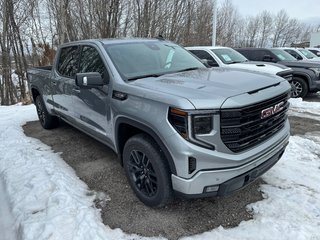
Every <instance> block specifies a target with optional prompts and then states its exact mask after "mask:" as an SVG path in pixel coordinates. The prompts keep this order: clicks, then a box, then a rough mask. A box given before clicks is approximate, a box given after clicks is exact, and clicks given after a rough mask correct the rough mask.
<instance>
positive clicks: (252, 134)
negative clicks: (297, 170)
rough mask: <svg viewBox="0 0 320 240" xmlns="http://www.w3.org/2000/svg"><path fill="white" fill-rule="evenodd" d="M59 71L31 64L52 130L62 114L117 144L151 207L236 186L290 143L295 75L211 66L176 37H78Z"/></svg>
mask: <svg viewBox="0 0 320 240" xmlns="http://www.w3.org/2000/svg"><path fill="white" fill-rule="evenodd" d="M49 69H50V68H47V69H44V68H32V69H29V70H28V79H29V80H30V89H31V92H32V97H33V100H34V102H35V104H36V107H37V113H38V116H39V120H40V123H41V124H42V126H43V127H44V128H45V129H50V128H53V127H55V126H56V125H57V120H58V118H62V119H63V120H64V121H67V122H68V123H70V124H71V125H73V126H75V127H77V128H78V129H80V130H82V131H84V132H85V133H87V134H89V135H90V136H92V137H94V138H96V139H98V140H99V141H101V142H103V143H104V144H106V145H107V146H109V147H110V148H111V149H113V150H114V151H115V152H116V153H117V154H118V156H119V159H120V161H121V164H123V166H124V170H125V173H126V176H127V178H128V182H129V184H130V186H131V187H132V189H133V191H134V192H135V194H136V195H137V197H138V198H139V199H140V200H141V201H142V202H143V203H145V204H146V205H148V206H153V207H155V206H156V207H160V206H164V205H166V204H167V203H168V202H169V201H170V199H171V198H172V197H173V192H176V193H177V194H180V195H182V196H186V197H203V196H221V195H226V194H229V193H231V192H234V191H236V190H238V189H240V188H242V187H244V186H246V185H247V184H249V183H250V182H252V181H254V180H255V179H256V178H258V177H259V176H260V175H262V174H263V173H264V172H266V171H267V170H268V169H270V168H271V167H272V166H273V165H274V164H275V163H276V162H277V161H278V160H279V159H280V157H281V156H282V154H283V152H284V150H285V147H286V145H287V143H288V139H289V122H288V119H287V111H288V108H289V102H288V99H289V97H290V90H291V88H290V84H289V83H288V82H287V81H286V80H284V79H283V78H280V77H275V76H271V75H270V74H264V75H262V74H258V73H254V72H248V71H244V70H235V69H219V68H218V69H208V68H206V67H205V66H204V65H203V64H202V63H201V61H200V60H199V59H198V58H196V57H194V56H193V55H192V54H191V53H190V52H188V51H187V50H185V49H184V48H182V47H180V46H179V45H177V44H174V43H172V42H170V41H166V40H163V39H162V40H158V39H131V40H129V39H126V40H117V39H113V40H83V41H78V42H70V43H67V44H64V45H62V46H60V47H59V49H58V51H57V56H56V59H55V63H54V65H53V66H52V68H51V70H49ZM234 79H237V81H234ZM69 144H73V143H69ZM110 174H112V173H111V172H110ZM123 187H125V186H123Z"/></svg>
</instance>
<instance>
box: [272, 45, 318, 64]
mask: <svg viewBox="0 0 320 240" xmlns="http://www.w3.org/2000/svg"><path fill="white" fill-rule="evenodd" d="M278 49H282V50H284V51H286V52H287V53H289V54H290V55H292V56H293V57H295V58H296V59H297V60H308V61H317V62H320V57H318V56H317V55H315V54H314V53H312V52H310V51H309V50H308V49H305V48H291V47H281V48H278Z"/></svg>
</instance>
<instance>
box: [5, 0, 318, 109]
mask: <svg viewBox="0 0 320 240" xmlns="http://www.w3.org/2000/svg"><path fill="white" fill-rule="evenodd" d="M212 7H213V6H212V0H2V1H1V3H0V19H1V20H2V22H0V46H1V53H0V55H1V56H0V105H10V104H14V103H17V102H20V101H22V102H26V101H28V100H29V99H30V98H29V93H28V88H27V79H26V70H27V68H28V67H30V66H36V65H49V64H52V61H53V58H54V55H55V50H56V48H57V46H58V45H59V44H61V43H64V42H68V41H73V40H80V39H89V38H119V37H156V36H158V35H159V34H160V35H162V36H163V37H164V38H166V39H169V40H172V41H174V42H177V43H179V44H181V45H183V46H192V45H211V35H212ZM253 14H254V15H253V16H250V17H244V16H241V15H240V14H239V12H238V10H237V8H236V7H235V6H234V5H233V4H232V1H230V0H224V1H220V2H219V5H218V8H217V27H216V32H217V45H221V46H229V47H245V46H246V47H266V46H268V47H271V46H285V45H290V44H291V43H297V42H304V41H309V40H310V33H311V32H315V31H319V30H320V25H318V26H317V25H307V24H304V23H302V22H301V21H299V20H298V19H296V18H291V17H290V16H289V15H288V14H287V13H286V11H285V10H279V11H278V13H277V14H275V15H274V14H271V13H270V12H268V11H264V12H260V13H253Z"/></svg>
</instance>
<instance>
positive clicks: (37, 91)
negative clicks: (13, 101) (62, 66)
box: [31, 86, 41, 103]
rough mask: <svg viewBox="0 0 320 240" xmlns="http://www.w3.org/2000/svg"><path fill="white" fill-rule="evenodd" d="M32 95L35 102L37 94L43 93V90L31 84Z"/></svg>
mask: <svg viewBox="0 0 320 240" xmlns="http://www.w3.org/2000/svg"><path fill="white" fill-rule="evenodd" d="M31 95H32V99H33V103H35V101H36V98H37V96H39V95H41V92H40V91H39V89H38V88H36V87H34V86H31Z"/></svg>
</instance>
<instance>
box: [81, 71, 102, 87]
mask: <svg viewBox="0 0 320 240" xmlns="http://www.w3.org/2000/svg"><path fill="white" fill-rule="evenodd" d="M105 84H106V83H105V81H103V79H102V76H101V74H100V73H98V72H88V73H77V74H76V85H77V86H79V87H80V88H95V87H102V86H103V85H105Z"/></svg>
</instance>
